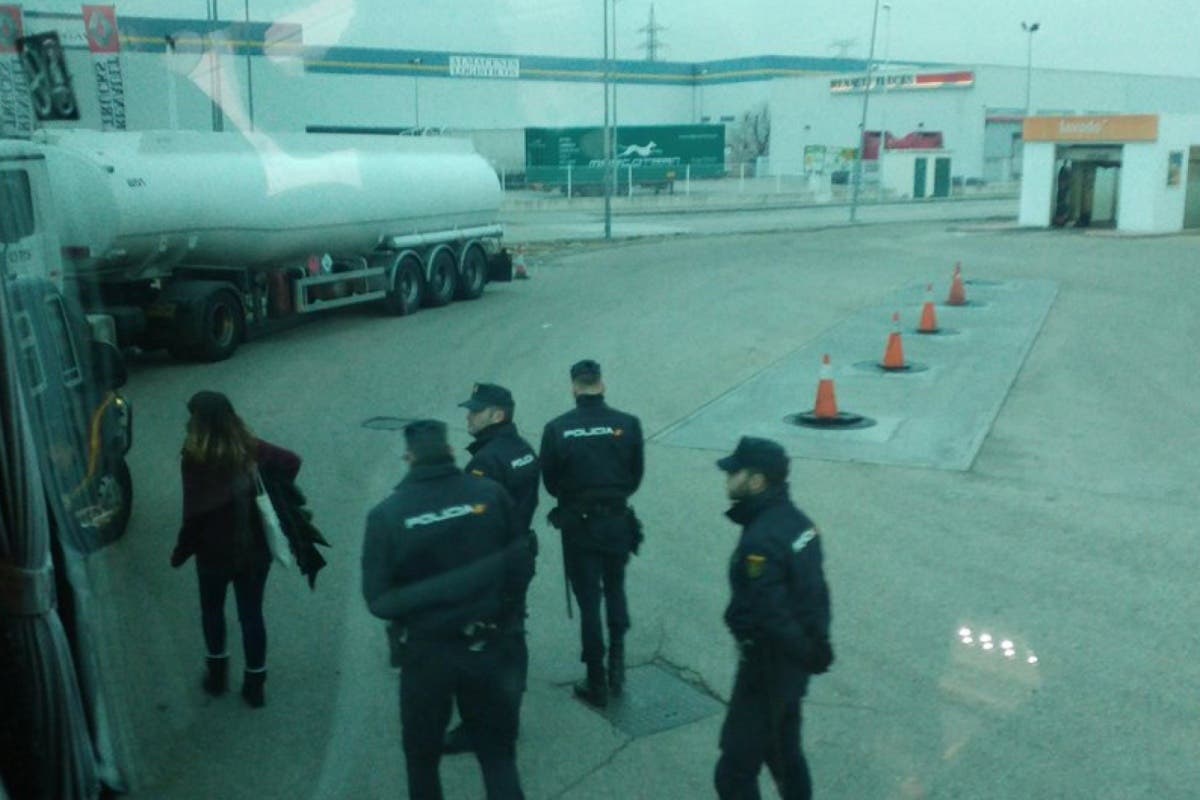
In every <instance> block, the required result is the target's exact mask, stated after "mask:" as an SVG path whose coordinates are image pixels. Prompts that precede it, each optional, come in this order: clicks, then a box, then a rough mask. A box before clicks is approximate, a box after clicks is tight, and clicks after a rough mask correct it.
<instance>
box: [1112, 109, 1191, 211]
mask: <svg viewBox="0 0 1200 800" xmlns="http://www.w3.org/2000/svg"><path fill="white" fill-rule="evenodd" d="M1197 145H1200V116H1191V115H1189V116H1180V115H1172V114H1164V115H1163V116H1161V117H1159V121H1158V141H1156V142H1137V143H1131V144H1127V145H1125V148H1124V155H1123V157H1122V160H1121V188H1120V197H1119V199H1118V204H1119V208H1118V211H1117V228H1118V229H1119V230H1123V231H1130V232H1135V233H1170V232H1174V231H1179V230H1182V229H1183V209H1184V201H1185V199H1186V195H1187V175H1186V172H1187V161H1188V150H1189V148H1190V147H1192V146H1197ZM1172 150H1178V151H1182V153H1183V162H1182V164H1181V169H1180V175H1179V183H1178V184H1177V185H1175V186H1168V185H1167V160H1168V157H1169V154H1170V152H1171V151H1172Z"/></svg>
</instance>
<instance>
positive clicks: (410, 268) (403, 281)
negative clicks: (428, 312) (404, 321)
mask: <svg viewBox="0 0 1200 800" xmlns="http://www.w3.org/2000/svg"><path fill="white" fill-rule="evenodd" d="M424 293H425V278H424V276H422V275H421V260H420V259H419V258H417V256H416V255H414V254H412V253H409V254H408V255H406V256H404V257H403V258H402V259H400V263H399V264H397V265H396V271H395V272H394V273H393V275H392V285H391V286H390V287H388V290H387V295H386V296H385V297H384V298H383V305H384V308H386V309H387V311H388V313H389V314H395V315H396V316H398V317H403V316H407V315H408V314H415V313H416V312H417V309H418V308H420V307H421V297H422V295H424Z"/></svg>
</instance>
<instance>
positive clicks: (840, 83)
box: [829, 70, 975, 94]
mask: <svg viewBox="0 0 1200 800" xmlns="http://www.w3.org/2000/svg"><path fill="white" fill-rule="evenodd" d="M974 85H975V73H974V72H972V71H970V70H956V71H954V72H880V73H876V74H874V75H872V76H871V91H872V92H885V91H886V92H895V91H913V90H917V89H921V90H925V89H966V88H969V87H971V86H974ZM866 86H867V76H866V75H856V76H854V77H852V78H834V79H832V80H831V81H829V91H830V92H832V93H833V94H850V93H861V92H863V91H865V90H866Z"/></svg>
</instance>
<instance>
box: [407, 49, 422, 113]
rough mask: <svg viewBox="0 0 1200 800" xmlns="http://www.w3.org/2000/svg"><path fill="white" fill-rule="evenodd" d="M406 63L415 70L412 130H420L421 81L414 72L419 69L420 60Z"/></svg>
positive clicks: (413, 59) (415, 59)
mask: <svg viewBox="0 0 1200 800" xmlns="http://www.w3.org/2000/svg"><path fill="white" fill-rule="evenodd" d="M408 63H410V64H412V65H413V67H414V68H415V69H414V71H413V128H416V129H417V130H420V128H421V79H420V76H419V75H418V74H417V72H416V70H419V69H420V68H421V59H419V58H412V59H409V61H408Z"/></svg>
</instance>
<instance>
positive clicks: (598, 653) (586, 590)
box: [567, 547, 629, 664]
mask: <svg viewBox="0 0 1200 800" xmlns="http://www.w3.org/2000/svg"><path fill="white" fill-rule="evenodd" d="M628 563H629V555H628V554H627V553H626V554H622V555H614V554H610V553H601V552H597V551H595V550H585V549H582V548H579V547H569V548H568V549H567V577H569V578H570V579H571V588H572V589H573V590H574V593H575V601H576V602H577V603H578V604H579V628H580V639H581V640H582V644H583V652H582V653H581V654H580V660H582V661H583V662H584V663H587V664H602V663H603V662H604V654H605V647H604V624H603V622H602V620H601V618H600V603H601V600H602V599H603V601H604V614H605V616H606V617H607V619H608V636H609V643H610V644H611V643H613V642H619V641H620V640H621V638H622V637H623V636H624V635H625V631H627V630H629V604H628V602H627V601H626V599H625V565H626V564H628Z"/></svg>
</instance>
